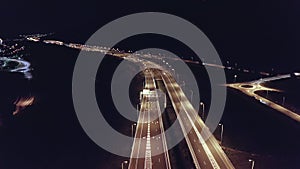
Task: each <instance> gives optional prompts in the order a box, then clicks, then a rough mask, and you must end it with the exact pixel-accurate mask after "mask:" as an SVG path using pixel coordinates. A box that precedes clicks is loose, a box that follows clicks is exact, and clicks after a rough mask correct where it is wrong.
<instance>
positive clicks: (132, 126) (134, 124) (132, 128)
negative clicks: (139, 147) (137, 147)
mask: <svg viewBox="0 0 300 169" xmlns="http://www.w3.org/2000/svg"><path fill="white" fill-rule="evenodd" d="M134 126H136V123H133V124H132V125H131V137H133V133H134V132H133V130H134Z"/></svg>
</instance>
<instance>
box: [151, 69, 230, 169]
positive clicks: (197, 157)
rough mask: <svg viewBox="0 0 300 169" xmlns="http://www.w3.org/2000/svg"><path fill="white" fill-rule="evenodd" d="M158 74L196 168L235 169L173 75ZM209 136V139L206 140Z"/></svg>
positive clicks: (166, 73)
mask: <svg viewBox="0 0 300 169" xmlns="http://www.w3.org/2000/svg"><path fill="white" fill-rule="evenodd" d="M156 73H159V74H160V76H161V77H162V79H163V82H164V84H165V87H166V89H167V91H168V94H169V97H170V99H171V101H172V104H173V107H174V109H175V112H176V115H177V119H178V120H179V123H180V126H181V128H182V131H183V133H184V134H185V135H186V136H185V139H186V142H187V144H188V148H189V150H190V153H191V156H192V158H193V162H194V164H195V168H197V169H200V168H205V169H206V168H207V169H211V168H213V169H220V168H234V166H233V165H232V163H231V162H230V160H229V159H228V157H227V156H226V154H225V153H224V151H223V150H222V148H221V147H220V145H219V144H218V142H217V140H216V139H215V138H214V136H213V135H212V134H211V133H210V131H209V129H208V128H207V127H206V126H205V124H204V123H203V121H202V120H201V118H200V117H199V116H198V115H197V112H196V110H195V109H194V108H193V106H192V105H191V103H190V102H189V101H188V99H187V98H186V96H185V94H184V93H183V91H182V90H181V88H180V86H179V85H178V84H177V82H176V81H175V80H174V78H173V77H172V76H171V74H170V73H168V72H161V71H156ZM207 136H209V137H208V139H205V138H207Z"/></svg>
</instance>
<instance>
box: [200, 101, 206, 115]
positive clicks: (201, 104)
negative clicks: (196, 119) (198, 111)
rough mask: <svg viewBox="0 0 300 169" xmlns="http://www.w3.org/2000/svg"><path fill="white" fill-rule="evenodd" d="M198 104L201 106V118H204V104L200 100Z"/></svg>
mask: <svg viewBox="0 0 300 169" xmlns="http://www.w3.org/2000/svg"><path fill="white" fill-rule="evenodd" d="M200 106H202V119H204V117H205V107H204V106H205V105H204V103H203V102H200Z"/></svg>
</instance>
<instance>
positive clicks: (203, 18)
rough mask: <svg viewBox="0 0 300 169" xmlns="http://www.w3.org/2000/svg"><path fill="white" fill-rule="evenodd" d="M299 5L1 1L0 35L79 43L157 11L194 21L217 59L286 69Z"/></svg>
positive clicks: (281, 1)
mask: <svg viewBox="0 0 300 169" xmlns="http://www.w3.org/2000/svg"><path fill="white" fill-rule="evenodd" d="M299 6H300V3H299V2H298V1H297V0H290V1H285V0H264V1H258V0H257V1H240V0H207V1H201V0H187V1H178V2H176V1H136V2H135V1H112V0H109V1H93V2H90V1H79V2H75V1H57V0H54V1H32V0H29V1H6V2H1V7H0V8H1V11H0V13H1V28H0V32H1V35H0V36H1V37H4V38H11V37H15V36H16V35H18V34H21V33H24V34H30V33H43V32H44V33H47V32H55V33H56V35H57V37H59V38H60V39H64V40H68V41H70V42H71V41H75V42H84V41H85V40H87V39H88V37H89V36H90V35H91V34H92V33H93V32H95V31H96V30H97V29H99V28H100V27H101V26H103V25H104V24H106V23H108V22H109V21H111V20H113V19H117V18H118V17H121V16H124V15H126V14H131V13H136V12H144V11H159V12H166V13H171V14H175V15H177V16H180V17H183V18H185V19H187V20H189V21H190V22H192V23H194V24H195V25H197V26H198V27H199V28H200V29H201V30H203V31H204V32H205V33H206V35H207V36H208V37H209V38H210V39H211V41H212V42H213V44H214V45H215V47H216V49H217V50H218V52H219V54H220V55H221V57H225V58H229V59H230V60H232V61H238V62H239V63H240V64H242V65H245V66H246V67H249V68H258V69H266V70H267V71H268V70H270V69H271V68H272V67H275V68H276V69H279V71H292V70H295V69H297V67H299V64H298V62H297V58H298V57H297V56H298V55H299V54H300V48H298V45H299V39H300V34H299V32H298V31H299V30H300V23H299V16H300V11H299Z"/></svg>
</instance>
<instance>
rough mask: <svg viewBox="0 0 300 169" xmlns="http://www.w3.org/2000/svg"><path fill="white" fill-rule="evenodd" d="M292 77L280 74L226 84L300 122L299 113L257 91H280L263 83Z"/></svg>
mask: <svg viewBox="0 0 300 169" xmlns="http://www.w3.org/2000/svg"><path fill="white" fill-rule="evenodd" d="M290 77H291V75H290V74H287V75H278V76H274V77H268V78H262V79H259V80H255V81H251V82H243V83H233V84H227V85H226V86H228V87H231V88H234V89H237V90H239V91H241V92H243V93H245V94H246V95H248V96H251V97H254V98H255V99H256V100H259V101H260V102H261V103H263V104H265V105H267V106H269V107H271V108H273V109H275V110H277V111H279V112H281V113H283V114H284V115H286V116H288V117H290V118H292V119H294V120H296V121H297V122H300V115H299V114H297V113H295V112H293V111H291V110H289V109H287V108H285V107H283V106H281V105H279V104H277V103H275V102H272V101H271V100H269V99H267V98H264V97H262V96H260V95H258V94H256V93H255V92H257V91H277V92H280V91H279V90H276V89H272V88H268V87H264V86H262V83H264V82H270V81H274V80H279V79H286V78H290Z"/></svg>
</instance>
